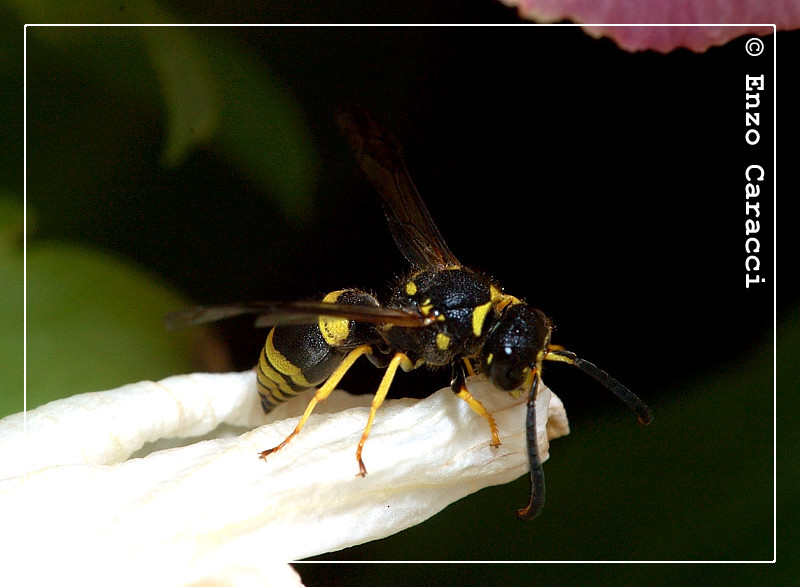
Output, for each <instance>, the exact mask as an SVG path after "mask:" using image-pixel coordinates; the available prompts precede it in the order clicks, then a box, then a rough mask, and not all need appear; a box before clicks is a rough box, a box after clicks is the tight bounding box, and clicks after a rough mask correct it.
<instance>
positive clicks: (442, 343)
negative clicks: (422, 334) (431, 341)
mask: <svg viewBox="0 0 800 587" xmlns="http://www.w3.org/2000/svg"><path fill="white" fill-rule="evenodd" d="M449 346H450V337H449V336H447V335H446V334H444V333H442V332H440V333H439V334H437V335H436V347H437V348H438V349H439V350H440V351H446V350H447V347H449Z"/></svg>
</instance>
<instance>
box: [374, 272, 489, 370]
mask: <svg viewBox="0 0 800 587" xmlns="http://www.w3.org/2000/svg"><path fill="white" fill-rule="evenodd" d="M389 305H390V306H392V307H396V308H402V309H404V310H409V311H413V312H418V313H420V314H422V315H423V316H424V317H426V318H428V319H429V320H430V323H429V324H428V325H427V326H426V327H425V328H399V327H395V328H391V329H389V330H388V331H386V332H385V336H386V338H387V342H389V344H390V345H391V346H393V347H397V348H404V349H414V350H415V351H416V352H417V353H418V356H417V357H416V358H417V359H421V360H422V361H424V362H425V363H427V364H428V365H432V366H437V365H448V364H450V363H452V361H453V360H454V358H456V357H471V356H475V355H477V354H479V353H480V349H481V347H482V345H483V341H485V340H486V335H487V332H488V330H489V327H490V326H491V325H492V323H493V319H494V317H493V313H492V312H491V311H490V310H491V305H492V303H491V283H490V282H489V281H488V279H486V278H485V277H483V276H481V275H480V274H478V273H475V272H474V271H471V270H469V269H466V268H463V267H454V268H451V269H442V270H425V271H418V272H416V273H414V274H412V275H411V276H410V277H408V278H406V279H405V280H403V281H402V282H401V283H400V285H399V286H398V287H397V288H396V289H395V293H394V295H393V297H392V299H391V301H390V303H389Z"/></svg>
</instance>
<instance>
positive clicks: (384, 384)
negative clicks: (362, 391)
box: [356, 353, 414, 477]
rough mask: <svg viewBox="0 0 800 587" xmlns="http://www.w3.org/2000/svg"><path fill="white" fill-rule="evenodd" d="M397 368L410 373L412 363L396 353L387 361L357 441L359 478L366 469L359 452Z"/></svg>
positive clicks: (404, 356) (403, 355) (401, 354)
mask: <svg viewBox="0 0 800 587" xmlns="http://www.w3.org/2000/svg"><path fill="white" fill-rule="evenodd" d="M398 367H402V368H403V371H410V370H411V369H413V368H414V363H412V362H411V359H409V358H408V357H407V356H406V355H405V354H403V353H397V354H395V356H394V357H392V360H391V361H389V365H388V366H387V367H386V373H384V374H383V379H381V384H380V385H379V386H378V391H377V393H376V394H375V397H374V398H372V405H371V406H370V408H369V420H367V426H366V428H364V433H363V434H362V435H361V440H359V441H358V449H357V450H356V460H357V461H358V474H359V476H361V477H363V476H364V475H366V474H367V468H366V467H365V466H364V461H363V460H362V459H361V451H362V450H364V443H365V442H366V441H367V437H368V436H369V431H370V429H371V428H372V422H373V421H374V420H375V413H376V412H377V411H378V408H379V407H381V404H382V403H383V400H385V399H386V394H387V393H389V387H391V385H392V381H393V380H394V376H395V373H397V368H398Z"/></svg>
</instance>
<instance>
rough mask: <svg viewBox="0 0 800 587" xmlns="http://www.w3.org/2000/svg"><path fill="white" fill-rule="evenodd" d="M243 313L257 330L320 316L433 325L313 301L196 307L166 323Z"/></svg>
mask: <svg viewBox="0 0 800 587" xmlns="http://www.w3.org/2000/svg"><path fill="white" fill-rule="evenodd" d="M242 314H259V316H258V318H256V326H258V327H262V326H277V325H287V324H314V323H315V322H316V321H317V320H318V319H319V317H320V316H330V317H332V318H346V319H348V320H355V321H357V322H370V323H372V324H393V325H395V326H405V327H410V328H414V327H419V326H426V325H427V324H429V322H430V320H429V319H428V318H427V317H425V316H423V315H422V314H419V313H416V312H408V311H406V310H400V309H396V308H385V307H383V306H358V305H350V304H332V303H328V302H313V301H299V302H248V303H241V304H223V305H218V306H194V307H192V308H184V309H183V310H178V311H177V312H172V313H171V314H167V316H166V318H165V319H164V322H165V324H166V327H167V329H168V330H180V329H181V328H186V327H189V326H197V325H199V324H206V323H208V322H215V321H217V320H223V319H225V318H231V317H233V316H241V315H242Z"/></svg>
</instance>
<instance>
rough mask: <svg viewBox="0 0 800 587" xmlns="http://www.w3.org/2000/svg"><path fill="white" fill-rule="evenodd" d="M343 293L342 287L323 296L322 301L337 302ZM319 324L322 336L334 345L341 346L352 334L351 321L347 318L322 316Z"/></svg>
mask: <svg viewBox="0 0 800 587" xmlns="http://www.w3.org/2000/svg"><path fill="white" fill-rule="evenodd" d="M342 293H344V290H341V289H340V290H337V291H332V292H330V293H329V294H328V295H326V296H325V297H324V298H322V301H323V302H326V303H328V304H335V303H336V302H337V301H338V299H339V296H341V295H342ZM318 325H319V331H320V333H321V334H322V338H324V339H325V342H327V343H328V344H329V345H331V346H332V347H337V346H341V344H342V343H343V342H344V341H346V340H347V337H349V336H350V321H349V320H348V319H347V318H331V317H330V316H320V317H319V322H318Z"/></svg>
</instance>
